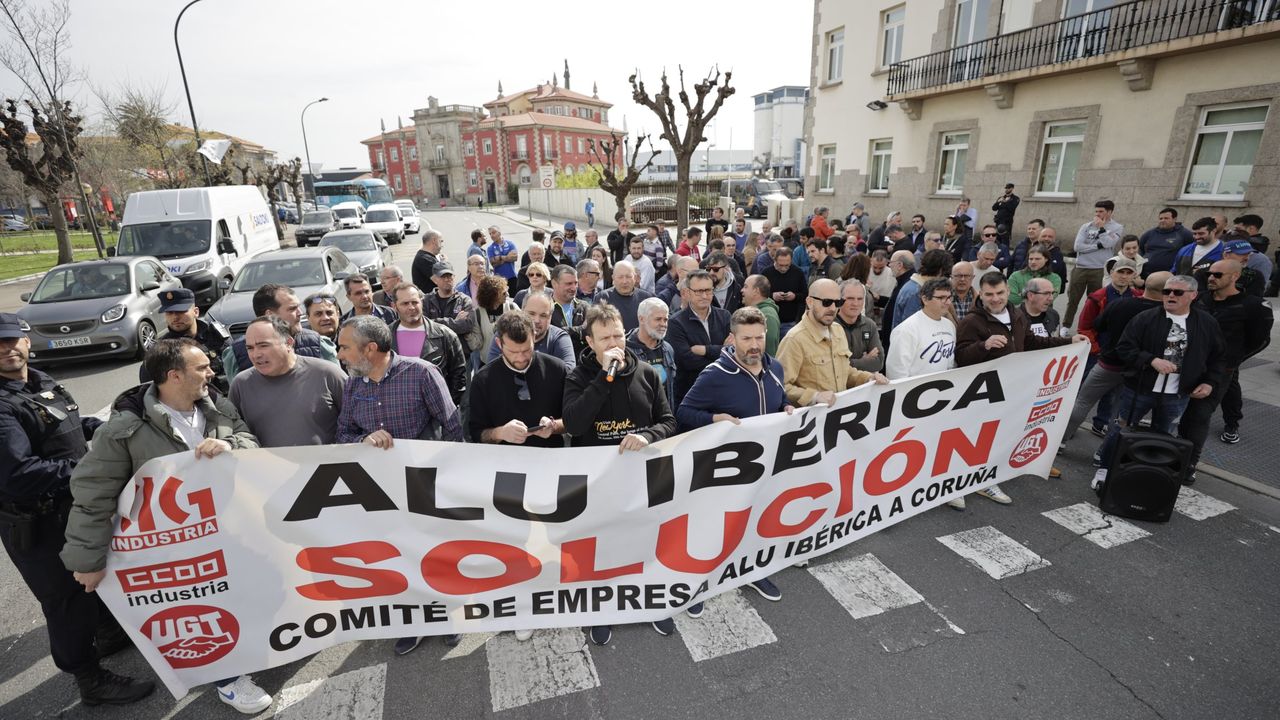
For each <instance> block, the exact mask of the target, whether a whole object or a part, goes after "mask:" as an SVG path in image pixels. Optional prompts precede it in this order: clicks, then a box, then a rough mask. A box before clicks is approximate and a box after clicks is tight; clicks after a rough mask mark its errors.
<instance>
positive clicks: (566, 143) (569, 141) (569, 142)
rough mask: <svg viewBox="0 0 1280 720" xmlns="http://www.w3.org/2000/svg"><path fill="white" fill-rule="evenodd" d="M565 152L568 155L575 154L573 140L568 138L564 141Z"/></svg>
mask: <svg viewBox="0 0 1280 720" xmlns="http://www.w3.org/2000/svg"><path fill="white" fill-rule="evenodd" d="M564 151H565V152H567V153H571V152H573V138H570V137H567V138H565V139H564Z"/></svg>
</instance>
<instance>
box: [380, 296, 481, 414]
mask: <svg viewBox="0 0 1280 720" xmlns="http://www.w3.org/2000/svg"><path fill="white" fill-rule="evenodd" d="M422 325H423V329H424V330H426V333H427V337H426V339H425V340H424V341H423V343H422V352H420V353H419V354H418V357H419V358H420V359H422V360H426V361H427V362H429V363H431V364H432V365H435V366H436V368H437V369H438V370H439V371H440V374H441V375H443V376H444V384H445V385H447V386H448V387H449V396H450V397H452V398H453V404H454V405H457V404H458V403H460V402H462V394H463V393H464V392H466V390H467V353H466V351H465V350H463V348H462V341H461V340H459V339H458V334H457V333H455V332H454V331H452V330H450V329H449V328H447V327H445V326H444V325H442V324H440V323H438V322H435V321H433V320H431V319H429V318H427V317H423V318H422ZM389 327H390V328H391V349H392V350H395V351H396V352H397V353H399V352H400V343H399V341H398V339H397V337H396V331H397V330H399V329H400V321H399V320H396V321H394V322H392V323H391V325H390V326H389Z"/></svg>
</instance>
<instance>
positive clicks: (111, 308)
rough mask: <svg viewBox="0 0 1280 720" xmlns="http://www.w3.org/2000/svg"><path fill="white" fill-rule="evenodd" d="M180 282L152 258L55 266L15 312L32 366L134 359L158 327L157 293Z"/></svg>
mask: <svg viewBox="0 0 1280 720" xmlns="http://www.w3.org/2000/svg"><path fill="white" fill-rule="evenodd" d="M181 287H182V283H181V281H179V280H178V279H177V278H175V277H174V276H173V275H170V274H169V271H168V270H166V269H165V267H164V265H163V264H161V263H160V261H159V260H157V259H155V258H152V257H138V256H130V257H115V258H107V259H105V260H82V261H80V262H75V263H67V264H66V265H58V266H57V267H55V268H53V269H52V270H50V271H49V272H47V273H45V275H44V277H43V278H42V279H41V280H40V283H39V284H38V285H36V289H35V290H33V291H32V292H29V293H23V294H22V300H23V302H26V303H27V304H26V305H25V306H23V307H22V308H21V309H20V310H18V317H19V318H21V320H22V323H23V330H24V331H26V333H27V336H28V337H29V338H31V362H32V363H33V364H39V363H46V362H54V361H57V360H71V359H75V360H81V359H89V358H99V357H110V356H122V357H139V358H141V357H142V355H143V354H144V353H145V352H146V350H147V348H149V347H151V343H153V342H155V339H156V329H157V328H160V327H163V326H164V313H163V312H161V311H160V294H161V293H163V292H164V291H166V290H177V289H178V288H181Z"/></svg>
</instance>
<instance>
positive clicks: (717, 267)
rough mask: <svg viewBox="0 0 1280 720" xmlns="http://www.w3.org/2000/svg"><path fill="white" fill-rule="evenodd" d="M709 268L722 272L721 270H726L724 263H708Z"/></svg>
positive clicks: (712, 270)
mask: <svg viewBox="0 0 1280 720" xmlns="http://www.w3.org/2000/svg"><path fill="white" fill-rule="evenodd" d="M707 269H708V270H710V271H711V272H720V271H721V270H724V266H723V265H708V266H707Z"/></svg>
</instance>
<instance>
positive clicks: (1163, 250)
mask: <svg viewBox="0 0 1280 720" xmlns="http://www.w3.org/2000/svg"><path fill="white" fill-rule="evenodd" d="M1192 242H1194V238H1192V237H1191V231H1190V230H1188V229H1187V228H1185V227H1183V226H1182V223H1180V222H1178V211H1177V210H1174V209H1173V208H1171V207H1167V208H1164V209H1163V210H1161V211H1160V212H1159V213H1157V214H1156V226H1155V227H1153V228H1151V229H1150V230H1148V231H1146V232H1144V233H1142V237H1140V238H1138V252H1139V253H1141V254H1142V257H1144V258H1146V259H1147V262H1146V263H1144V264H1143V266H1142V278H1143V279H1144V280H1145V279H1146V277H1147V276H1148V275H1150V274H1151V273H1153V272H1157V271H1160V270H1165V269H1168V268H1171V267H1173V261H1174V258H1176V257H1177V256H1178V251H1179V250H1181V249H1182V248H1184V247H1186V246H1188V245H1190V244H1191V243H1192Z"/></svg>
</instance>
